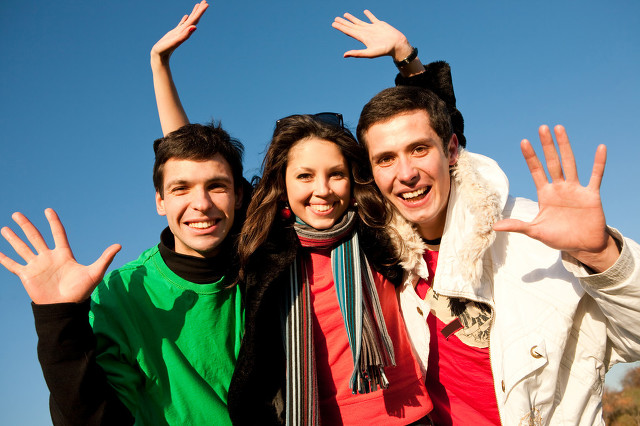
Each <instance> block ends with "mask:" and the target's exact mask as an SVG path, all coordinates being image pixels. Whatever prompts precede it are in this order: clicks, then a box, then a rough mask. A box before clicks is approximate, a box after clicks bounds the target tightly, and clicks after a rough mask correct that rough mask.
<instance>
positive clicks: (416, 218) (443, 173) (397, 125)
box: [365, 110, 458, 239]
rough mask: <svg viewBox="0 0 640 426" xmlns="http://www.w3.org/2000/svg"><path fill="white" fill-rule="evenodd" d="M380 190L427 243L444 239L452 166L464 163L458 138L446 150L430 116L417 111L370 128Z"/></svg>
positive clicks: (371, 156)
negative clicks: (458, 162) (459, 158)
mask: <svg viewBox="0 0 640 426" xmlns="http://www.w3.org/2000/svg"><path fill="white" fill-rule="evenodd" d="M365 140H366V145H367V150H368V152H369V161H370V162H371V168H372V170H373V177H374V179H375V182H376V185H377V186H378V188H379V189H380V191H381V192H382V195H384V196H385V197H386V198H387V199H388V200H389V201H390V202H391V204H392V205H393V206H394V207H395V208H396V209H397V210H398V212H399V213H400V214H401V215H402V216H404V218H405V219H407V220H408V221H409V222H412V223H414V224H416V226H417V227H418V231H419V233H420V235H421V236H422V237H423V238H427V239H436V238H440V237H441V236H442V232H443V230H444V224H445V220H446V215H447V204H448V202H449V191H450V188H451V186H450V184H451V182H450V176H449V167H450V166H452V165H454V164H455V163H456V161H457V159H458V140H457V138H456V136H455V135H454V136H453V137H452V138H451V140H450V141H449V143H448V144H447V145H448V146H447V150H446V151H445V150H444V148H443V143H442V139H440V137H439V136H438V135H437V134H436V132H435V131H434V130H433V128H432V127H431V124H430V120H429V116H428V114H427V112H426V111H423V110H415V111H409V112H407V113H402V114H399V115H395V116H393V117H391V118H390V119H389V120H385V121H381V122H379V123H376V124H374V125H372V126H371V127H369V129H368V130H367V131H366V133H365Z"/></svg>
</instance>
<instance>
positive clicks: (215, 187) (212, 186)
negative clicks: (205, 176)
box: [209, 182, 228, 192]
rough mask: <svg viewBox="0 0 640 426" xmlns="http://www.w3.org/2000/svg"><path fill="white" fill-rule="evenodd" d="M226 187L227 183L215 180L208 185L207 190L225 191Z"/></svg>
mask: <svg viewBox="0 0 640 426" xmlns="http://www.w3.org/2000/svg"><path fill="white" fill-rule="evenodd" d="M227 189H228V188H227V185H225V184H224V183H221V182H215V183H212V184H210V185H209V191H213V192H225V191H226V190H227Z"/></svg>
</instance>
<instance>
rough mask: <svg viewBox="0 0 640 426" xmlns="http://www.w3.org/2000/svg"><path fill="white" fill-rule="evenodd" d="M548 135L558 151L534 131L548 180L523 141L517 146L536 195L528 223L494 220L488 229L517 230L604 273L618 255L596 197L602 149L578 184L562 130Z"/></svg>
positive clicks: (543, 131) (602, 163)
mask: <svg viewBox="0 0 640 426" xmlns="http://www.w3.org/2000/svg"><path fill="white" fill-rule="evenodd" d="M554 133H555V135H556V139H557V141H558V149H556V147H555V145H554V143H553V137H552V136H551V131H550V130H549V127H547V126H541V127H540V129H539V135H540V142H541V144H542V150H543V152H544V157H545V160H546V164H547V169H548V171H549V177H550V178H551V179H550V180H549V179H547V175H546V173H545V170H544V167H543V165H542V163H541V162H540V160H539V159H538V157H537V156H536V153H535V151H534V150H533V147H532V146H531V143H530V142H529V141H528V140H526V139H525V140H523V141H522V143H521V145H520V147H521V149H522V154H523V155H524V158H525V160H526V162H527V166H528V167H529V171H530V172H531V176H532V177H533V182H534V184H535V186H536V190H537V192H538V205H539V208H540V210H539V212H538V215H537V216H536V217H535V218H534V219H533V221H531V222H522V221H520V220H516V219H504V220H501V221H498V222H496V223H495V224H494V226H493V229H495V230H496V231H507V232H520V233H522V234H525V235H527V236H529V237H531V238H534V239H536V240H538V241H541V242H543V243H544V244H546V245H548V246H549V247H552V248H555V249H558V250H562V251H565V252H567V253H569V254H570V255H572V256H573V257H575V258H576V259H578V260H579V261H580V262H582V263H583V264H585V265H587V266H589V267H591V268H592V269H594V270H595V271H599V272H601V271H604V270H606V269H607V268H608V267H610V266H611V265H613V263H615V261H616V259H617V258H618V255H619V251H618V248H617V246H616V244H615V241H614V240H613V238H612V237H611V235H610V234H609V233H608V232H607V227H606V221H605V217H604V211H603V209H602V201H601V199H600V184H601V182H602V176H603V174H604V166H605V163H606V160H607V149H606V147H605V146H604V145H600V146H598V148H597V150H596V155H595V160H594V163H593V169H592V172H591V178H590V180H589V184H588V185H587V186H582V185H580V182H579V180H578V173H577V169H576V163H575V159H574V156H573V150H572V149H571V144H570V143H569V138H568V137H567V133H566V131H565V129H564V127H562V126H556V127H555V128H554ZM558 151H559V152H558Z"/></svg>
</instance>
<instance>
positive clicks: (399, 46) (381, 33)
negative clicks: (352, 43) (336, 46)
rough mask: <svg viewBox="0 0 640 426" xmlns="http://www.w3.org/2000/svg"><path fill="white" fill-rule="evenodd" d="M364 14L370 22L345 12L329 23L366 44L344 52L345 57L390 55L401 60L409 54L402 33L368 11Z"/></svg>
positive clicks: (406, 41) (407, 43) (407, 45)
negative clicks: (363, 47)
mask: <svg viewBox="0 0 640 426" xmlns="http://www.w3.org/2000/svg"><path fill="white" fill-rule="evenodd" d="M364 14H365V15H366V16H367V18H369V20H370V21H371V22H370V23H368V22H364V21H361V20H360V19H358V18H356V17H355V16H353V15H352V14H350V13H345V14H344V18H341V17H337V18H336V19H335V20H334V22H333V23H332V24H331V26H332V27H333V28H335V29H336V30H338V31H341V32H343V33H344V34H346V35H348V36H349V37H352V38H354V39H356V40H358V41H360V42H362V43H363V44H364V45H365V46H366V48H365V49H360V50H349V51H348V52H345V54H344V57H345V58H347V57H353V58H377V57H380V56H392V57H393V58H394V60H396V61H401V60H402V59H404V58H406V57H407V56H409V54H410V53H411V50H412V47H411V45H410V44H409V41H408V40H407V38H406V37H405V36H404V34H402V33H401V32H400V31H398V30H397V29H395V28H394V27H392V26H391V25H389V24H387V23H386V22H384V21H381V20H379V19H378V18H376V17H375V16H374V15H373V13H371V12H370V11H368V10H365V11H364Z"/></svg>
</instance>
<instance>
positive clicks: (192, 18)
mask: <svg viewBox="0 0 640 426" xmlns="http://www.w3.org/2000/svg"><path fill="white" fill-rule="evenodd" d="M208 7H209V4H208V3H207V1H206V0H202V1H201V2H200V3H196V5H195V6H194V7H193V10H192V11H191V13H190V14H189V15H184V16H183V17H182V19H181V20H180V22H179V23H178V25H177V26H176V27H175V28H174V29H172V30H171V31H169V32H168V33H166V34H165V35H164V36H163V37H162V38H161V39H160V40H158V42H157V43H156V44H155V45H154V46H153V47H152V48H151V60H152V61H153V60H160V61H162V62H167V61H168V60H169V58H170V57H171V54H172V53H173V51H174V50H176V49H177V48H178V46H180V45H181V44H182V43H184V42H185V41H186V40H187V39H188V38H189V37H191V34H192V33H193V32H194V31H195V30H196V25H197V24H198V21H200V18H201V17H202V14H204V12H205V11H206V10H207V8H208Z"/></svg>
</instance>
